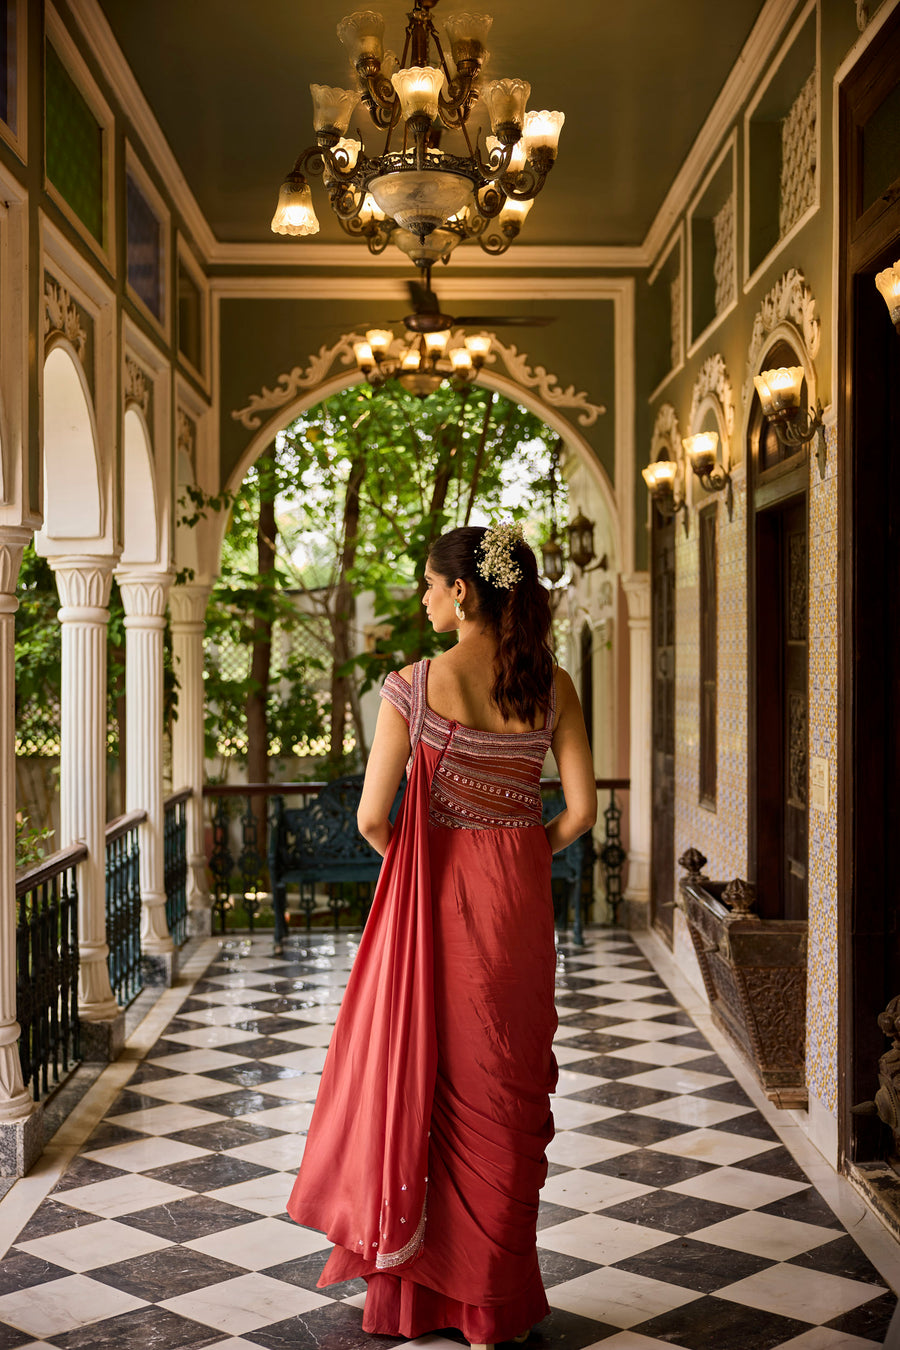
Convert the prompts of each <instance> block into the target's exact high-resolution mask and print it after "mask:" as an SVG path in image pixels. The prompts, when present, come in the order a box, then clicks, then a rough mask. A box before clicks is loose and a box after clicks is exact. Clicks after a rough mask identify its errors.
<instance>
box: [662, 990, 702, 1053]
mask: <svg viewBox="0 0 900 1350" xmlns="http://www.w3.org/2000/svg"><path fill="white" fill-rule="evenodd" d="M673 1002H674V1000H673ZM653 1020H654V1021H655V1022H662V1023H663V1024H664V1025H666V1026H673V1027H686V1028H687V1032H688V1034H693V1035H696V1036H699V1035H700V1032H699V1031H697V1028H696V1027H695V1025H694V1022H693V1019H692V1018H691V1017H690V1016H689V1014H688V1013H686V1012H685V1011H684V1009H683V1008H679V1007H678V1006H677V1004H676V1006H675V1009H674V1010H673V1011H672V1012H669V1013H666V1014H665V1016H664V1017H655V1018H654V1019H653ZM701 1039H702V1041H703V1044H704V1045H709V1041H707V1039H706V1037H705V1036H703V1037H702V1038H701Z"/></svg>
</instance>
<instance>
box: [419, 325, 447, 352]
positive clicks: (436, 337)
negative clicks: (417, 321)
mask: <svg viewBox="0 0 900 1350" xmlns="http://www.w3.org/2000/svg"><path fill="white" fill-rule="evenodd" d="M424 337H425V350H426V351H427V352H430V353H431V355H432V356H443V354H444V349H445V348H446V346H447V343H448V342H449V341H450V333H449V330H448V329H446V328H442V329H441V331H440V332H439V333H425V335H424Z"/></svg>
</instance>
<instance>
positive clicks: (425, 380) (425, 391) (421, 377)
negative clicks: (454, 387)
mask: <svg viewBox="0 0 900 1350" xmlns="http://www.w3.org/2000/svg"><path fill="white" fill-rule="evenodd" d="M443 378H444V377H443V376H442V375H427V374H425V373H420V372H419V371H415V372H414V373H412V374H409V375H401V376H400V377H399V382H400V384H402V385H403V388H404V389H405V390H406V391H407V393H410V394H415V395H416V396H417V397H418V398H427V397H428V395H429V394H433V393H434V391H435V389H437V388H439V386H440V385H441V384H442V383H443Z"/></svg>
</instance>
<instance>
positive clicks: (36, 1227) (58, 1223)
mask: <svg viewBox="0 0 900 1350" xmlns="http://www.w3.org/2000/svg"><path fill="white" fill-rule="evenodd" d="M99 1222H100V1220H99V1218H98V1216H97V1215H96V1214H88V1213H87V1211H86V1210H83V1209H75V1207H74V1206H73V1205H61V1204H59V1202H58V1201H56V1200H53V1199H49V1200H45V1201H44V1203H43V1204H42V1205H41V1206H39V1208H38V1209H36V1210H35V1212H34V1214H32V1216H31V1218H30V1219H29V1220H28V1222H27V1224H26V1225H25V1227H24V1228H23V1229H22V1231H21V1233H20V1234H19V1235H18V1237H17V1238H16V1242H34V1241H36V1240H37V1238H42V1237H49V1236H50V1234H51V1233H67V1232H68V1231H69V1229H70V1228H85V1227H87V1225H88V1224H89V1223H99Z"/></svg>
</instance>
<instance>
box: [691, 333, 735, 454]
mask: <svg viewBox="0 0 900 1350" xmlns="http://www.w3.org/2000/svg"><path fill="white" fill-rule="evenodd" d="M710 396H712V397H713V398H714V399H715V400H716V402H717V403H718V404H719V406H720V408H721V409H722V417H723V419H724V422H725V431H726V434H727V436H728V440H729V441H730V440H731V437H732V435H733V433H734V386H733V385H732V383H731V376H730V375H729V374H728V368H727V366H726V365H725V358H724V357H723V356H722V355H721V353H720V352H716V353H715V354H714V355H713V356H708V357H707V358H706V360H705V361H704V362H703V365H702V366H701V367H700V371H699V374H698V375H697V378H696V380H695V381H694V387H693V389H692V390H691V415H690V418H689V422H688V425H689V426H690V427H691V430H693V428H694V418H695V416H696V414H697V411H698V409H699V407H700V404H701V403H702V402H703V400H704V399H705V398H708V397H710Z"/></svg>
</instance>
